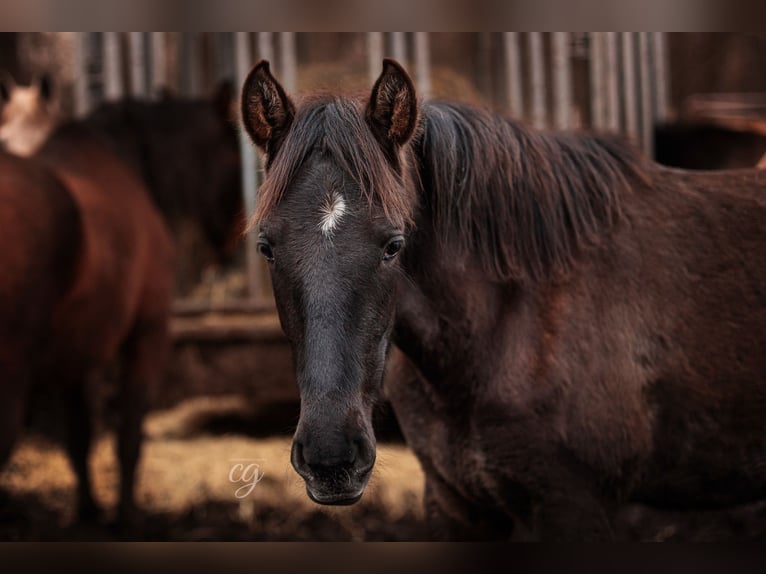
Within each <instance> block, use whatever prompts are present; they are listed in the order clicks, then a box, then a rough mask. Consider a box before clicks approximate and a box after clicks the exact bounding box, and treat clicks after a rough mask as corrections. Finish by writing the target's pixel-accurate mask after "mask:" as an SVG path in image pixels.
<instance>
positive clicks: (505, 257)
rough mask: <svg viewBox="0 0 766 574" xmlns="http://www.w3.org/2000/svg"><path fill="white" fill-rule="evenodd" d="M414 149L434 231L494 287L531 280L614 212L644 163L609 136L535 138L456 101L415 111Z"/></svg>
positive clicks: (563, 260) (556, 265) (565, 259)
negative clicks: (473, 259)
mask: <svg viewBox="0 0 766 574" xmlns="http://www.w3.org/2000/svg"><path fill="white" fill-rule="evenodd" d="M422 116H423V119H422V129H421V132H420V135H419V138H418V140H417V141H416V143H415V153H416V156H417V159H418V162H417V163H418V165H419V166H420V174H419V175H420V180H421V181H422V186H423V189H422V192H423V195H424V198H425V202H426V206H427V208H428V209H429V210H430V212H431V216H432V217H433V219H434V223H435V227H436V229H437V231H438V232H439V233H440V234H441V235H442V236H443V237H444V238H445V239H446V240H451V241H455V242H456V243H457V244H458V245H459V246H460V247H462V248H464V249H470V250H471V251H472V252H474V253H477V254H478V255H479V257H480V259H481V261H482V263H483V266H484V267H485V269H486V270H487V271H488V272H490V273H492V274H493V276H495V277H497V278H498V279H501V280H507V279H516V280H533V281H534V280H539V279H541V278H542V277H544V276H546V275H547V274H548V273H550V272H554V273H555V272H558V271H561V270H563V269H566V268H567V267H568V265H569V264H570V263H571V261H572V259H573V258H574V257H575V255H576V253H577V251H578V250H579V249H580V248H581V247H583V246H584V245H587V244H589V243H591V242H592V241H594V240H595V239H596V238H597V237H598V236H599V235H601V234H603V233H604V232H605V231H606V230H607V229H609V228H610V227H611V226H612V225H613V224H614V223H615V222H616V221H617V220H618V219H619V218H620V216H621V214H622V209H621V207H622V199H623V196H624V194H626V193H629V190H630V187H631V186H630V184H629V181H630V180H631V179H636V178H638V179H640V180H641V181H643V182H644V183H648V173H647V171H646V165H645V164H646V160H645V159H644V158H643V157H642V156H641V155H640V154H639V153H638V152H637V151H636V150H634V149H633V148H632V147H631V146H629V145H628V144H627V143H625V142H623V141H621V140H619V139H617V138H607V137H600V136H596V135H592V134H586V133H555V134H553V133H551V134H548V133H542V132H536V131H532V130H530V129H528V128H526V127H524V126H522V125H521V124H519V123H517V122H514V121H511V120H508V119H505V118H502V117H500V116H497V115H493V114H490V113H488V112H485V111H483V110H479V109H477V108H474V107H471V106H468V105H464V104H458V103H454V102H435V103H426V104H424V105H423V106H422Z"/></svg>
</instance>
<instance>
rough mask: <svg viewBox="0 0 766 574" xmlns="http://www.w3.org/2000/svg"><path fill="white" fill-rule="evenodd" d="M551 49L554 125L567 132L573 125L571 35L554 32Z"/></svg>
mask: <svg viewBox="0 0 766 574" xmlns="http://www.w3.org/2000/svg"><path fill="white" fill-rule="evenodd" d="M551 47H552V54H553V62H552V64H553V98H554V108H555V114H554V125H555V126H556V129H559V130H566V129H569V128H570V127H571V124H572V120H571V111H572V73H571V69H572V68H571V61H570V58H569V33H567V32H553V35H552V46H551Z"/></svg>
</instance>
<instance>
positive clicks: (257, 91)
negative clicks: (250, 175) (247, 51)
mask: <svg viewBox="0 0 766 574" xmlns="http://www.w3.org/2000/svg"><path fill="white" fill-rule="evenodd" d="M294 116H295V107H294V106H293V103H292V102H291V101H290V98H288V97H287V94H285V90H284V89H283V88H282V86H281V85H279V82H277V80H276V79H275V78H274V76H272V75H271V71H270V70H269V63H268V62H267V61H266V60H261V61H260V62H259V63H258V64H256V66H255V67H254V68H253V69H252V70H251V71H250V74H248V76H247V79H246V80H245V84H244V86H242V123H243V124H244V126H245V129H246V130H247V133H248V134H250V139H252V140H253V143H255V145H257V146H258V147H260V148H261V149H262V150H264V151H265V152H266V153H267V154H268V155H269V156H273V155H274V154H275V153H276V151H277V149H278V147H279V144H280V143H281V142H282V139H283V138H284V136H285V133H287V130H288V128H289V127H290V124H291V123H292V121H293V117H294Z"/></svg>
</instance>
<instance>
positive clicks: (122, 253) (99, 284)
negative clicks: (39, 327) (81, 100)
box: [35, 124, 174, 368]
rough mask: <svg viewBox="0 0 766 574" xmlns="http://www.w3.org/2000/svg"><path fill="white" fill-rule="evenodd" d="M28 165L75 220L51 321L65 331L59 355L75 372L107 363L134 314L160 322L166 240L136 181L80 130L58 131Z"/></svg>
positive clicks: (168, 253)
mask: <svg viewBox="0 0 766 574" xmlns="http://www.w3.org/2000/svg"><path fill="white" fill-rule="evenodd" d="M35 159H36V160H38V161H41V162H42V163H44V164H45V165H47V166H48V167H49V168H51V169H52V170H53V171H54V172H55V173H56V174H57V175H58V177H59V178H60V179H61V180H62V181H63V182H64V183H65V185H66V186H67V188H68V189H69V190H70V193H71V194H72V197H73V198H74V200H75V201H76V203H77V205H78V206H79V209H80V212H81V214H82V219H83V237H84V240H83V248H82V252H81V257H80V261H79V265H80V269H79V275H78V280H77V282H76V283H75V285H74V286H73V289H72V290H71V292H70V293H69V294H68V296H67V297H66V298H65V299H64V300H62V302H61V305H60V306H59V311H58V313H57V316H56V319H57V326H58V328H59V329H60V331H61V333H68V336H67V337H66V339H65V341H66V342H65V344H64V345H63V346H62V351H63V353H62V354H63V355H64V356H66V357H69V358H70V359H71V362H72V364H73V366H74V367H75V368H79V365H80V364H81V363H82V362H83V361H85V362H86V363H93V362H101V363H103V362H106V361H110V360H112V359H115V358H116V357H117V352H118V350H119V348H120V345H121V343H122V342H123V341H124V340H125V339H126V338H127V336H128V334H129V332H130V330H131V329H132V328H133V326H134V321H135V319H136V317H137V316H140V315H141V314H147V315H156V318H157V319H162V320H164V318H165V317H166V315H167V313H168V311H169V307H168V296H169V294H168V293H169V290H172V285H171V284H170V283H172V281H171V279H170V277H169V276H168V269H172V268H173V258H174V255H173V247H172V239H171V238H170V236H169V234H168V232H167V229H166V227H165V225H164V223H163V222H162V219H161V218H160V217H159V215H158V213H157V211H156V209H155V208H154V206H153V205H152V201H151V198H150V197H149V195H148V193H147V190H146V188H145V187H144V185H143V183H142V182H141V181H140V180H139V179H138V178H137V177H136V175H135V174H134V172H133V171H132V170H130V169H129V168H128V167H127V166H126V165H125V164H124V163H123V162H122V161H121V160H120V159H118V158H117V157H116V156H115V155H114V154H113V153H111V151H109V149H108V147H107V148H105V147H104V145H103V142H102V141H101V139H100V138H99V137H98V136H96V135H94V134H92V133H89V131H88V130H87V129H85V128H83V127H81V126H79V125H77V124H72V125H68V126H64V127H62V128H60V129H59V130H58V131H57V132H56V133H55V134H54V137H53V138H51V139H50V140H49V141H48V142H47V143H46V144H45V146H44V147H43V148H42V149H41V150H40V151H39V152H38V153H37V154H36V156H35ZM115 182H119V185H115ZM156 296H158V297H157V298H158V300H157V301H156V302H155V300H154V298H155V297H156ZM154 306H156V307H157V308H156V309H154V308H153V307H154ZM107 318H108V319H107ZM61 358H63V357H60V358H59V359H61ZM57 362H58V361H57Z"/></svg>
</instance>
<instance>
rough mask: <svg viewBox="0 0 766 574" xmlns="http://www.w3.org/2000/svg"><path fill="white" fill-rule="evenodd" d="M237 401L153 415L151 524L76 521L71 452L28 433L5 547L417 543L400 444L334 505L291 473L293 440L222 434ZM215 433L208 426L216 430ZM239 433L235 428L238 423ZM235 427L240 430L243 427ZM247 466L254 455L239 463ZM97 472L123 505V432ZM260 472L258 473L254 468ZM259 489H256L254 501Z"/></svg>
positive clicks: (415, 493) (418, 530) (10, 493)
mask: <svg viewBox="0 0 766 574" xmlns="http://www.w3.org/2000/svg"><path fill="white" fill-rule="evenodd" d="M246 409H247V407H246V405H245V403H244V402H243V401H242V400H241V399H240V398H238V397H224V398H216V399H210V398H198V399H194V400H191V401H187V402H185V403H183V404H181V405H179V406H178V407H176V408H174V409H172V410H168V411H162V412H156V413H154V414H152V415H150V416H149V418H148V420H147V422H146V426H145V431H146V434H147V439H146V442H145V443H144V444H145V446H144V454H143V460H142V466H141V472H140V483H139V486H138V500H139V503H140V504H141V506H142V508H143V510H144V518H143V520H142V523H141V525H140V526H139V527H137V528H136V529H135V530H134V531H133V532H118V531H117V530H116V529H115V528H114V527H113V526H112V525H111V522H112V520H111V519H112V516H111V512H110V511H107V513H106V516H105V518H104V520H103V521H101V522H99V523H97V524H89V525H73V524H72V522H73V521H72V518H73V511H74V508H73V505H74V486H75V479H74V475H73V474H72V472H71V470H70V468H69V465H68V461H67V459H66V456H65V454H64V452H63V450H62V448H61V447H60V446H59V445H58V444H56V443H55V442H52V441H51V440H49V439H47V438H45V437H44V436H41V435H39V434H35V435H31V436H28V437H27V438H26V439H24V440H23V441H22V443H21V444H20V445H19V447H18V448H17V449H16V452H15V454H14V455H13V457H12V459H11V460H10V462H9V464H8V465H7V466H6V468H5V469H4V470H3V471H2V472H0V540H110V539H124V538H128V539H137V540H138V539H140V540H417V539H423V538H425V530H424V527H423V523H422V484H423V475H422V471H421V469H420V465H419V463H418V462H417V460H416V459H415V457H414V456H413V455H412V453H411V452H410V451H409V450H408V449H407V448H406V447H405V446H404V445H401V444H383V445H380V447H379V450H378V463H377V464H376V470H375V472H374V474H373V478H372V479H371V481H370V485H369V486H368V488H367V491H366V493H365V495H364V497H363V499H362V501H361V502H360V503H359V504H357V505H354V506H352V507H345V508H329V507H322V506H319V505H316V504H314V503H312V502H311V501H310V500H309V499H308V497H307V496H306V493H305V489H304V486H303V483H302V480H301V479H300V478H299V477H298V475H297V474H296V473H295V471H294V470H293V469H292V467H291V466H290V462H289V457H290V437H289V436H274V437H268V438H254V437H250V436H246V435H241V434H233V433H227V432H224V434H219V433H220V429H221V426H220V424H219V425H218V428H215V427H216V425H215V424H213V425H210V423H211V421H219V422H220V421H221V420H222V419H225V418H229V419H230V420H232V421H236V420H237V419H238V415H239V414H241V413H242V412H244V410H246ZM211 426H212V427H213V428H210V427H211ZM230 426H232V425H230ZM233 426H236V425H233ZM240 459H247V460H244V461H242V460H240ZM238 462H240V463H244V464H245V465H247V464H250V463H255V464H257V465H258V475H259V477H260V480H259V481H258V482H257V483H256V484H255V486H254V487H252V489H251V490H250V489H248V488H244V489H243V490H240V492H239V494H240V495H244V494H247V496H242V497H241V498H238V497H237V495H236V494H237V489H240V488H243V487H246V486H247V485H248V484H250V483H251V482H252V481H246V482H242V481H239V482H232V480H231V478H234V479H235V480H236V479H239V478H240V472H238V471H240V470H242V467H239V468H238V469H236V470H235V472H234V473H233V474H231V472H232V466H233V465H235V464H237V463H238ZM91 468H92V469H93V471H94V477H95V485H94V488H95V493H96V497H97V500H98V501H99V502H100V503H101V506H102V507H104V508H107V509H113V508H114V506H115V503H116V491H117V475H116V472H115V455H114V436H113V435H112V434H111V433H105V434H104V436H103V437H102V438H101V439H100V440H99V441H98V443H97V445H96V447H95V451H94V453H93V457H92V463H91ZM252 471H253V468H251V472H252ZM248 490H249V494H248Z"/></svg>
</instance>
